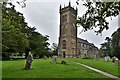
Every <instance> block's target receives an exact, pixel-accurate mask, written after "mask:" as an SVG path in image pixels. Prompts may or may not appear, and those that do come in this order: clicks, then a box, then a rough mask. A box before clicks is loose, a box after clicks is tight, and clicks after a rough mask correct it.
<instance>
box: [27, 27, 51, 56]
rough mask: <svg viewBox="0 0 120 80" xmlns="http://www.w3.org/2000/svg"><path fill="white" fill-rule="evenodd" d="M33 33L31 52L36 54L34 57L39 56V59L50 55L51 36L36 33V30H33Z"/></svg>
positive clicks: (30, 38) (31, 36)
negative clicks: (49, 41)
mask: <svg viewBox="0 0 120 80" xmlns="http://www.w3.org/2000/svg"><path fill="white" fill-rule="evenodd" d="M31 30H32V32H31V33H30V34H29V41H30V51H31V52H32V53H34V56H39V58H42V57H44V56H45V55H47V54H46V53H48V50H49V48H48V46H49V43H48V42H47V41H48V40H49V36H47V35H46V36H43V35H42V34H40V33H38V32H36V31H35V28H34V27H33V28H31Z"/></svg>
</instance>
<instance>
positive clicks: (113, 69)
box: [67, 58, 118, 76]
mask: <svg viewBox="0 0 120 80" xmlns="http://www.w3.org/2000/svg"><path fill="white" fill-rule="evenodd" d="M67 60H72V61H77V62H80V63H83V64H86V65H88V66H91V67H93V68H96V69H99V70H102V71H105V72H108V73H110V74H112V75H115V76H118V66H117V65H115V63H112V62H104V59H99V60H98V61H97V60H92V59H80V58H73V59H71V58H67Z"/></svg>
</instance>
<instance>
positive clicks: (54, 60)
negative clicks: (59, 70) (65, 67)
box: [52, 55, 57, 64]
mask: <svg viewBox="0 0 120 80" xmlns="http://www.w3.org/2000/svg"><path fill="white" fill-rule="evenodd" d="M52 59H53V63H54V64H56V63H57V56H56V55H53V57H52Z"/></svg>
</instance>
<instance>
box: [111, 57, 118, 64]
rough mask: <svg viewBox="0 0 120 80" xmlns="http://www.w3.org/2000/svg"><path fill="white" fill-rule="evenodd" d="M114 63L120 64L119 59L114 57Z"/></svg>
mask: <svg viewBox="0 0 120 80" xmlns="http://www.w3.org/2000/svg"><path fill="white" fill-rule="evenodd" d="M112 62H114V63H115V64H116V65H118V63H119V59H118V58H117V57H115V56H114V57H112Z"/></svg>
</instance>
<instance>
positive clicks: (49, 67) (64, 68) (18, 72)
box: [2, 59, 107, 78]
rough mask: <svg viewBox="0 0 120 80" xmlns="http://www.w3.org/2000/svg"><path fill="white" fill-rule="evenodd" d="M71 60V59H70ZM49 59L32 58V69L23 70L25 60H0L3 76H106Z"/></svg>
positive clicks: (75, 65)
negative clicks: (0, 61) (55, 62)
mask: <svg viewBox="0 0 120 80" xmlns="http://www.w3.org/2000/svg"><path fill="white" fill-rule="evenodd" d="M71 60H72V59H71ZM51 62H52V60H51V59H46V60H44V59H34V61H33V66H32V67H33V68H32V70H24V69H23V68H24V64H25V60H13V61H2V77H3V78H107V77H106V76H104V75H102V74H99V73H96V72H94V71H92V70H89V69H87V68H84V67H82V66H80V65H77V64H73V63H72V62H71V61H67V64H60V62H61V59H57V62H58V63H57V64H53V63H51Z"/></svg>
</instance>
